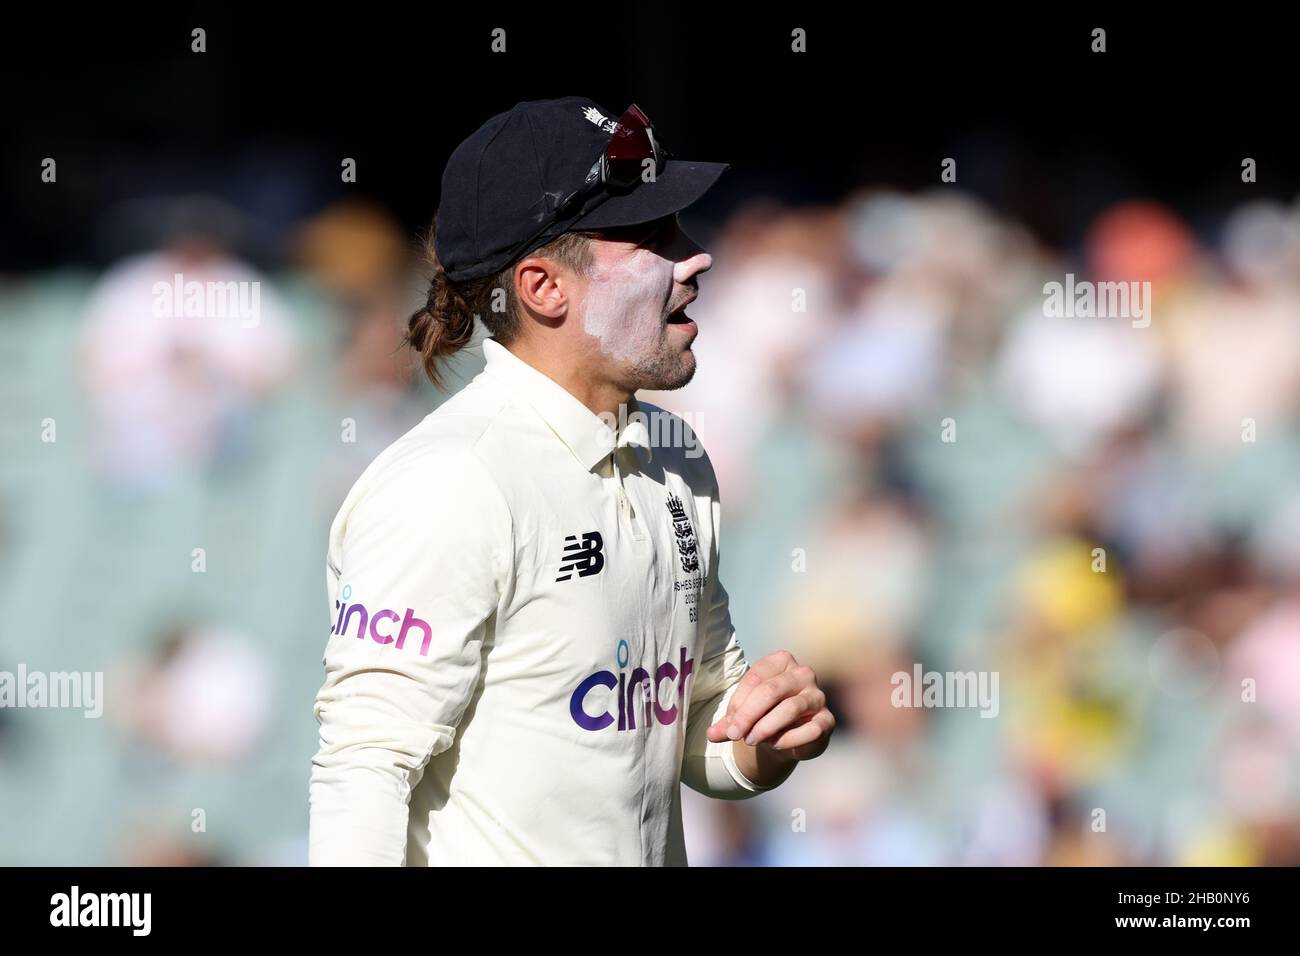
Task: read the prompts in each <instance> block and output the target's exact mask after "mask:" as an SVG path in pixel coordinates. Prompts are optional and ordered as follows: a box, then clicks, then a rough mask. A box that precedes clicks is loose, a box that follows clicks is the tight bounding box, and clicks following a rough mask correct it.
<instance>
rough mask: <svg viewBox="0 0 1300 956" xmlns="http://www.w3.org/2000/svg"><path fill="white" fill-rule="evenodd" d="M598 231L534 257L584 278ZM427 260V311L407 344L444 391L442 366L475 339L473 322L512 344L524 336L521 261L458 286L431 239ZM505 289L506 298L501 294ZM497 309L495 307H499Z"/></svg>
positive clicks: (419, 314)
mask: <svg viewBox="0 0 1300 956" xmlns="http://www.w3.org/2000/svg"><path fill="white" fill-rule="evenodd" d="M596 235H597V234H596V233H594V232H566V233H564V234H563V235H561V236H559V237H558V238H556V239H553V240H551V241H550V242H548V243H547V244H546V245H544V246H541V247H539V248H537V249H534V250H533V251H532V252H531V253H529V255H534V256H546V257H547V258H550V259H554V260H555V261H557V262H559V263H562V264H563V265H565V266H568V267H569V268H570V269H573V270H574V271H575V272H577V273H578V274H579V275H585V274H586V273H587V270H588V269H590V268H591V264H592V251H591V246H590V240H591V239H592V238H593V237H595V236H596ZM426 256H427V258H428V260H429V263H430V264H431V266H432V268H433V275H432V276H431V277H430V279H429V292H428V296H427V298H426V300H425V303H424V305H423V307H421V308H420V309H418V310H417V311H416V312H415V313H414V314H413V315H412V316H411V318H410V320H409V321H408V322H407V333H406V342H407V344H408V345H409V346H410V347H411V348H413V349H414V350H415V351H416V352H417V353H419V355H420V361H421V364H422V365H423V366H424V373H425V374H426V375H427V376H429V381H431V382H432V383H433V384H434V387H436V388H442V375H441V373H440V370H439V368H438V363H439V361H441V360H443V359H446V358H448V357H450V356H452V355H454V354H456V353H457V352H459V351H460V350H461V349H463V348H464V347H465V346H467V345H468V344H469V343H470V341H471V340H472V339H473V338H474V320H475V318H478V319H479V320H481V321H482V323H483V324H484V326H486V327H487V330H488V332H489V333H490V334H491V336H492V337H493V338H494V339H495V340H496V341H498V342H500V343H501V344H502V345H509V344H510V342H511V340H512V339H514V337H515V336H516V335H518V334H519V298H518V296H516V295H515V283H514V271H515V266H516V265H518V263H517V262H515V263H511V264H510V265H508V266H506V267H505V268H504V269H502V270H501V271H500V272H498V273H497V274H496V275H491V276H484V277H483V278H481V279H470V280H468V281H464V282H453V281H452V280H450V279H448V278H447V273H446V271H445V270H444V269H443V267H442V263H441V262H439V261H438V253H437V251H436V250H435V249H434V244H433V236H432V234H430V236H429V240H428V242H427V244H426ZM498 289H500V290H502V291H503V292H504V295H501V294H498V293H497V290H498ZM494 306H495V308H494Z"/></svg>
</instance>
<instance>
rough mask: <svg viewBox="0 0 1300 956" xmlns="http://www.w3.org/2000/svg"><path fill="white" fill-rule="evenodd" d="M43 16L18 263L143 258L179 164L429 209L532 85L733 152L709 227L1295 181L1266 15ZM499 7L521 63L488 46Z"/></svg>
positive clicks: (1040, 216) (1037, 216)
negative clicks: (151, 197) (874, 207)
mask: <svg viewBox="0 0 1300 956" xmlns="http://www.w3.org/2000/svg"><path fill="white" fill-rule="evenodd" d="M27 16H28V19H27V20H26V21H25V22H22V23H19V22H14V23H12V24H11V27H10V29H8V30H7V31H6V33H7V36H6V38H5V39H4V41H3V44H4V52H5V56H4V65H3V67H0V70H3V76H4V87H5V89H6V91H7V92H6V94H5V100H6V104H5V107H4V108H5V111H6V112H7V113H8V114H9V116H8V119H7V121H6V123H5V139H6V141H7V144H6V147H5V149H4V155H3V164H4V165H3V175H0V197H2V198H3V203H2V208H3V210H4V213H3V220H0V225H2V226H3V228H2V229H0V268H5V269H10V270H13V269H30V268H40V267H44V266H48V265H50V264H51V263H54V262H63V263H70V262H80V263H83V264H87V265H102V264H103V263H104V262H106V261H110V260H111V259H113V258H114V257H116V256H117V255H119V254H121V253H122V252H123V251H124V250H122V249H118V248H109V247H108V244H107V243H106V242H105V241H104V240H101V239H98V238H97V229H96V226H97V222H96V214H97V212H98V211H100V210H102V209H103V208H104V207H105V206H106V205H108V204H110V203H111V202H113V201H114V200H117V199H122V198H126V197H130V196H133V195H137V194H140V193H144V192H158V191H160V190H162V191H165V189H166V187H167V186H168V180H169V179H170V180H173V181H175V185H176V186H177V187H178V188H181V187H182V186H183V188H184V189H185V190H187V191H195V190H198V189H204V188H205V189H206V190H207V191H209V192H212V193H215V194H217V195H222V196H224V197H225V198H227V199H229V200H232V201H234V202H235V203H236V204H237V205H241V206H255V207H257V208H259V209H261V210H262V214H263V216H264V217H266V219H267V220H268V221H267V222H266V223H265V226H266V228H267V229H268V230H270V231H272V232H273V231H274V230H275V228H276V222H275V220H276V218H277V217H282V218H283V220H284V221H290V220H293V219H295V218H298V217H300V216H302V215H303V214H305V213H307V212H310V211H312V210H314V209H316V208H319V207H321V206H324V205H325V204H327V203H328V202H329V201H330V200H331V199H334V198H338V196H339V195H341V194H342V193H343V192H344V191H345V190H347V191H351V192H353V193H360V194H364V195H368V196H370V197H373V198H375V199H378V200H379V201H380V202H382V203H383V204H384V205H385V206H387V207H388V208H389V209H391V210H393V211H394V213H395V214H397V215H398V216H399V217H400V218H401V220H402V222H403V224H404V225H406V226H407V227H408V228H411V229H419V228H422V227H424V226H426V225H427V224H428V222H429V221H431V218H432V214H433V211H434V209H435V208H436V203H437V198H438V190H439V179H440V176H441V172H442V166H443V163H444V161H445V158H446V156H447V154H448V152H449V151H450V150H451V149H452V148H453V147H454V146H455V144H456V143H457V142H459V141H460V140H461V139H462V138H464V137H465V136H466V135H467V134H468V133H469V132H471V131H472V130H473V129H474V128H475V127H476V126H477V125H479V124H480V123H482V122H483V120H484V119H486V118H487V117H488V116H489V115H491V114H492V113H495V112H499V111H502V110H505V109H508V108H509V107H510V106H511V105H513V103H514V102H516V101H517V100H518V99H520V98H538V99H540V98H548V97H553V96H562V95H570V94H581V95H588V96H591V97H592V98H594V99H595V100H596V101H597V102H599V103H601V104H603V105H606V106H608V107H609V108H610V109H613V110H621V109H622V108H623V107H624V106H626V105H627V104H628V103H629V102H632V101H636V102H638V103H640V104H641V106H642V107H643V108H645V109H646V110H647V111H648V113H649V114H650V116H651V117H652V119H654V120H655V121H656V123H657V125H658V126H659V127H660V130H661V132H662V134H663V138H664V139H665V140H666V141H667V142H668V143H669V144H670V146H672V147H673V149H674V151H675V152H677V153H678V154H679V155H682V156H685V157H688V158H699V159H708V160H725V161H728V162H731V163H732V164H733V167H734V168H733V169H732V171H731V172H730V173H729V174H728V176H727V177H726V178H724V180H723V182H722V183H720V184H719V187H718V188H717V189H715V190H714V191H713V192H711V193H710V195H709V197H708V199H707V205H702V206H701V207H700V209H699V212H701V213H702V214H703V218H705V219H713V218H716V217H718V216H721V215H725V214H726V212H728V211H729V210H730V208H732V205H733V204H734V203H735V202H737V201H738V200H739V197H742V196H745V195H748V194H753V193H755V192H770V193H775V194H779V195H781V196H783V197H785V198H786V199H787V200H788V201H790V202H791V203H798V202H803V201H834V200H835V199H837V198H839V197H840V196H842V195H843V193H844V192H845V191H846V190H847V189H848V188H849V187H850V186H851V185H852V184H855V183H860V182H863V181H871V182H880V183H891V184H894V185H897V186H900V187H902V188H905V189H912V188H917V187H920V186H925V185H929V184H932V183H934V182H935V181H937V178H938V170H939V163H940V160H941V158H942V157H945V156H956V157H958V158H959V161H960V162H959V176H960V179H961V182H962V185H963V187H964V188H965V189H966V190H967V191H970V192H973V193H975V194H977V195H979V196H981V197H983V198H985V199H987V200H988V201H990V202H991V203H993V204H994V205H996V206H998V207H999V208H1002V209H1004V210H1005V211H1006V213H1007V214H1008V215H1011V216H1014V217H1015V218H1017V219H1019V220H1021V221H1023V222H1025V223H1026V224H1028V225H1029V226H1030V227H1031V228H1032V229H1034V230H1035V232H1036V233H1037V235H1038V237H1039V238H1040V239H1041V240H1042V241H1044V242H1046V243H1048V244H1050V245H1053V246H1062V245H1068V244H1070V243H1071V242H1072V241H1073V240H1074V239H1075V238H1076V237H1077V235H1078V232H1079V230H1080V229H1081V228H1082V226H1083V224H1084V223H1086V222H1087V221H1088V220H1089V219H1090V218H1091V217H1092V216H1093V215H1095V214H1096V213H1097V212H1098V211H1099V210H1100V209H1102V208H1104V207H1105V206H1107V205H1108V204H1110V203H1112V202H1114V201H1116V200H1117V199H1122V198H1126V197H1129V196H1138V195H1141V196H1144V197H1148V198H1153V199H1156V200H1160V201H1163V202H1166V203H1168V204H1171V205H1175V206H1178V207H1182V208H1188V207H1191V206H1194V207H1195V210H1196V214H1195V215H1194V216H1193V222H1192V225H1193V226H1194V227H1197V226H1200V225H1201V222H1198V221H1197V219H1196V215H1199V216H1200V217H1202V219H1201V221H1202V222H1209V221H1212V220H1214V219H1216V218H1217V216H1218V214H1219V212H1221V211H1222V209H1224V208H1226V207H1228V206H1230V205H1232V204H1234V203H1236V202H1240V201H1242V200H1243V199H1244V198H1247V196H1248V195H1249V196H1250V197H1251V198H1254V197H1259V196H1260V195H1261V194H1266V195H1270V196H1287V197H1289V196H1291V195H1293V194H1294V193H1295V190H1296V187H1297V184H1298V183H1300V180H1298V179H1297V172H1296V168H1297V167H1296V163H1295V162H1294V158H1293V157H1294V154H1295V142H1296V135H1295V124H1294V123H1293V122H1291V121H1289V120H1288V119H1287V117H1289V116H1291V115H1292V111H1291V109H1290V108H1289V106H1288V99H1289V96H1290V92H1291V91H1292V90H1293V86H1294V84H1293V71H1292V68H1291V66H1290V65H1289V64H1290V53H1291V51H1289V50H1288V48H1287V46H1288V44H1289V42H1290V40H1289V37H1290V32H1289V30H1288V28H1286V26H1285V25H1284V23H1283V22H1282V21H1280V20H1273V21H1272V22H1270V18H1269V15H1268V14H1264V13H1261V12H1259V11H1252V13H1251V15H1250V17H1248V18H1246V17H1241V18H1232V19H1226V20H1225V19H1219V20H1211V19H1209V18H1208V17H1206V16H1204V15H1201V14H1192V13H1179V14H1177V15H1165V16H1161V17H1154V16H1150V15H1148V16H1146V17H1140V16H1138V15H1135V14H1133V13H1131V12H1128V11H1125V12H1124V13H1122V14H1120V13H1109V14H1107V13H1102V12H1100V11H1098V12H1094V13H1089V14H1086V15H1085V14H1078V15H1059V14H1054V15H1049V14H1045V13H1040V12H1035V13H1033V14H1012V13H992V12H987V13H986V12H978V13H976V12H971V11H967V12H962V13H950V12H944V11H940V10H931V9H930V8H928V7H926V8H918V9H917V10H916V12H914V13H909V14H907V15H900V14H897V13H894V14H887V15H880V14H878V13H876V12H874V11H873V12H871V14H870V15H865V12H856V13H855V12H851V11H849V10H848V9H847V8H844V7H841V6H832V5H827V6H825V7H823V8H820V9H819V8H816V7H815V6H810V5H806V4H801V5H799V7H798V8H797V9H791V10H789V11H786V12H768V13H763V14H762V15H757V14H756V13H754V12H753V11H752V10H750V9H749V8H746V7H739V6H737V7H734V8H731V9H725V8H721V7H720V6H718V7H715V6H712V5H702V4H672V5H663V4H655V5H640V4H623V5H618V4H615V5H605V6H598V7H595V8H593V7H591V6H589V5H577V6H574V7H572V8H570V9H564V8H554V9H552V10H551V11H550V12H547V13H546V14H545V15H543V14H540V13H538V12H536V11H533V12H529V11H527V10H516V11H513V12H512V11H510V10H509V9H508V8H505V7H502V6H500V5H493V8H492V11H491V12H490V13H489V12H477V11H457V10H454V9H452V10H451V12H449V8H447V7H442V6H433V5H430V6H428V7H427V8H426V9H423V10H421V9H419V8H411V7H402V8H397V9H391V10H387V11H383V10H379V9H376V8H374V7H371V6H369V5H366V6H363V7H360V8H357V7H353V8H348V9H347V10H342V9H340V10H338V11H331V10H329V9H328V8H325V7H314V8H308V10H307V11H305V12H295V13H289V12H286V11H280V10H274V9H271V8H270V7H268V6H266V5H263V6H261V7H256V8H252V9H248V10H243V11H231V10H226V9H217V8H215V7H213V8H208V9H204V8H202V7H199V8H196V9H194V10H193V11H188V12H178V11H175V10H171V11H166V12H130V11H124V10H121V9H115V10H113V11H111V12H106V11H100V12H98V13H92V14H84V13H78V14H77V15H76V17H75V18H73V17H71V16H70V15H69V14H67V13H66V12H64V11H63V10H62V8H54V7H51V8H49V9H47V10H43V11H38V12H37V13H36V14H35V15H34V16H33V15H31V14H28V15H27ZM194 26H203V27H204V28H205V29H206V30H207V34H208V48H207V50H208V51H207V53H205V54H203V55H197V54H193V53H191V52H190V35H189V34H190V30H191V29H192V28H193V27H194ZM497 26H501V27H504V28H505V29H506V31H507V53H506V54H504V55H499V54H493V53H492V52H490V34H491V31H492V29H493V28H495V27H497ZM795 26H801V27H804V28H805V29H806V30H807V31H808V49H809V52H808V53H807V54H805V55H795V54H793V53H791V52H790V50H789V45H790V36H789V32H790V29H791V28H793V27H795ZM1094 26H1103V27H1105V28H1106V29H1107V31H1108V36H1107V43H1108V51H1107V52H1106V53H1105V54H1104V55H1097V54H1093V53H1091V52H1090V43H1091V37H1090V31H1091V29H1092V28H1093V27H1094ZM520 91H527V93H526V95H525V96H523V97H521V95H520ZM250 143H255V144H256V146H255V148H253V149H250V148H249V145H250ZM47 155H52V156H55V157H56V158H57V159H58V160H59V168H60V187H59V189H58V193H57V195H56V196H54V197H51V196H49V195H48V192H46V193H43V194H41V195H39V196H38V194H37V188H36V187H37V186H39V185H40V183H39V179H38V176H39V166H40V161H41V159H42V158H43V157H44V156H47ZM343 156H351V157H354V158H356V159H357V161H358V176H359V179H358V182H357V183H356V184H355V185H353V186H345V185H343V184H341V183H340V182H339V161H340V159H341V157H343ZM1243 156H1253V157H1254V158H1256V159H1257V160H1258V163H1259V176H1260V182H1259V183H1258V184H1257V185H1255V186H1253V187H1246V186H1244V185H1242V184H1241V183H1240V182H1239V176H1238V175H1237V172H1239V169H1240V162H1241V158H1242V157H1243ZM268 167H270V168H274V169H276V170H278V175H267V169H268ZM1225 172H1226V173H1227V174H1226V175H1225ZM1209 184H1215V185H1209ZM267 238H268V239H269V238H271V237H270V236H268V237H267ZM264 247H265V249H273V248H274V247H275V243H274V242H273V241H269V242H267V243H265V244H264ZM245 252H246V253H247V254H249V255H251V256H252V257H253V258H254V259H259V258H261V259H265V258H267V257H268V256H270V257H273V256H274V253H271V252H265V251H263V252H261V253H259V250H258V249H248V250H245ZM265 264H270V263H265Z"/></svg>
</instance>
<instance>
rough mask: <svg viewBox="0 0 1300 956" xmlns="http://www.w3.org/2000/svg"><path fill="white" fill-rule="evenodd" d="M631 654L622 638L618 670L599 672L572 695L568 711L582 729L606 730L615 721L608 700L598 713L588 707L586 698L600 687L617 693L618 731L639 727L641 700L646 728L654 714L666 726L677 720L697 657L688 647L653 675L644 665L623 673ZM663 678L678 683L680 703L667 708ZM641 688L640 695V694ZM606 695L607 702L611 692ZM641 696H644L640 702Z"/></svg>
mask: <svg viewBox="0 0 1300 956" xmlns="http://www.w3.org/2000/svg"><path fill="white" fill-rule="evenodd" d="M628 656H629V655H628V646H627V641H619V642H618V655H617V657H616V660H617V662H618V667H619V671H618V673H617V674H615V673H614V672H613V671H596V673H594V674H592V675H590V676H589V677H587V678H586V680H584V681H583V682H582V683H581V684H579V685H578V686H577V688H576V689H575V690H574V691H573V696H572V697H570V698H569V713H570V715H572V717H573V722H574V723H575V724H577V725H578V726H579V727H581V728H582V729H583V730H604V729H605V728H606V727H608V726H609V725H610V724H612V723H614V715H613V714H611V713H610V712H609V704H608V703H606V705H605V709H604V710H603V711H601V712H600V713H598V714H593V713H592V712H591V709H590V708H589V707H588V704H587V698H588V697H589V696H591V695H592V692H593V691H595V689H596V688H597V687H607V688H609V690H611V691H615V692H616V694H617V697H618V729H619V730H636V715H637V711H638V709H639V708H638V706H637V705H638V703H640V704H641V705H642V706H643V708H644V711H643V718H644V719H643V720H642V725H643V726H645V727H646V728H647V729H648V728H650V727H652V726H654V724H653V723H652V721H651V715H652V714H653V715H654V719H655V720H658V721H659V723H661V724H664V725H665V726H666V725H668V724H671V723H673V722H674V721H676V720H677V717H678V715H680V714H681V712H682V708H683V702H684V700H685V693H686V678H687V677H689V676H690V673H691V671H693V670H695V660H694V659H693V658H692V659H688V658H687V657H686V648H684V647H683V648H682V649H681V655H680V657H679V658H678V663H677V664H674V663H673V662H672V661H664V662H663V663H662V664H660V665H658V666H657V667H656V668H655V670H654V676H653V678H652V677H651V674H650V672H649V671H648V670H646V669H645V668H644V667H634V668H633V669H632V673H631V674H626V673H624V671H623V668H624V667H626V666H627V663H628ZM664 681H668V682H669V683H670V685H671V684H672V683H673V682H675V683H676V685H677V686H676V697H677V703H675V704H673V706H671V707H664V706H663V705H662V704H661V703H659V687H660V685H661V684H662V683H663V682H664ZM638 691H640V694H638V693H637V692H638ZM603 696H604V697H605V699H606V701H608V698H609V696H610V695H609V694H605V695H603ZM638 696H639V697H640V698H641V700H640V701H639V702H638V700H637V697H638Z"/></svg>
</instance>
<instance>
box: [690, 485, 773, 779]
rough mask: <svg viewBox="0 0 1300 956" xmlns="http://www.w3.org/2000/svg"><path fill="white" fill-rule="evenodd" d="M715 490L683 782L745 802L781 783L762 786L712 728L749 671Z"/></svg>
mask: <svg viewBox="0 0 1300 956" xmlns="http://www.w3.org/2000/svg"><path fill="white" fill-rule="evenodd" d="M710 471H712V469H710ZM712 491H713V493H712V495H711V496H710V505H709V510H710V516H709V517H710V521H711V522H712V529H713V534H712V535H711V536H710V537H711V540H710V542H709V552H710V554H709V559H710V560H709V579H708V581H706V582H705V587H704V590H703V594H702V595H701V597H700V601H701V608H700V616H701V620H702V622H703V624H704V640H703V642H702V648H703V650H702V651H701V653H700V659H699V661H698V662H697V665H696V669H695V671H694V673H693V675H692V680H691V690H690V694H691V702H690V708H689V710H688V711H687V720H686V743H685V749H684V755H683V757H682V782H683V783H684V784H686V785H687V786H688V787H690V788H691V789H692V790H696V791H698V792H699V793H702V794H704V795H705V796H709V797H714V798H716V799H719V800H745V799H748V798H749V797H752V796H754V795H755V794H758V793H762V792H763V791H765V790H771V789H773V787H775V786H777V784H773V785H771V786H767V787H760V786H758V785H757V784H755V783H754V782H753V781H752V780H750V779H749V778H748V777H746V776H745V775H744V774H743V773H741V772H740V768H739V767H738V766H736V758H735V754H734V752H733V750H732V741H730V740H727V741H724V742H722V743H714V742H712V741H711V740H709V738H708V731H709V727H710V726H712V725H713V724H714V723H715V722H717V721H718V720H720V719H721V718H722V716H723V715H724V714H725V713H726V712H727V705H728V704H729V703H730V702H731V697H732V695H733V694H734V693H735V691H736V685H737V684H739V683H740V680H741V678H743V677H744V676H745V674H746V672H747V671H748V670H749V664H748V663H746V661H745V652H744V649H743V648H742V647H741V645H740V640H739V639H738V638H737V636H736V629H735V627H733V626H732V623H731V610H730V605H729V598H728V596H727V591H726V588H724V587H723V586H722V581H721V579H720V578H719V576H718V559H719V556H720V554H721V549H720V546H719V543H718V529H719V526H720V523H721V515H722V512H721V505H720V504H719V502H718V495H717V486H716V482H715V483H714V486H713V489H712Z"/></svg>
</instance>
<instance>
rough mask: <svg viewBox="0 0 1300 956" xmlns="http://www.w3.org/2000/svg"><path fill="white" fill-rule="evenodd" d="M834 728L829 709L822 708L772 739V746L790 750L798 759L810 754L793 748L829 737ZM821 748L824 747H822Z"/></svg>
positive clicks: (806, 745)
mask: <svg viewBox="0 0 1300 956" xmlns="http://www.w3.org/2000/svg"><path fill="white" fill-rule="evenodd" d="M834 729H835V718H834V717H833V716H832V715H831V712H830V711H829V710H823V711H820V712H817V713H814V714H813V715H812V717H811V718H810V719H808V720H807V721H805V722H803V723H801V724H799V725H798V726H796V727H792V728H790V729H788V730H786V731H785V733H783V734H779V735H778V736H777V738H776V739H775V740H773V741H772V747H773V748H774V749H776V750H792V751H794V754H793V755H794V756H795V757H798V758H799V759H800V760H802V759H804V758H805V757H806V756H812V754H804V753H801V752H799V751H797V750H795V748H797V747H805V748H806V747H808V745H809V744H813V743H817V742H819V741H821V740H823V739H826V738H829V737H830V735H831V731H832V730H834ZM822 749H825V748H824V747H823V748H822Z"/></svg>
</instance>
